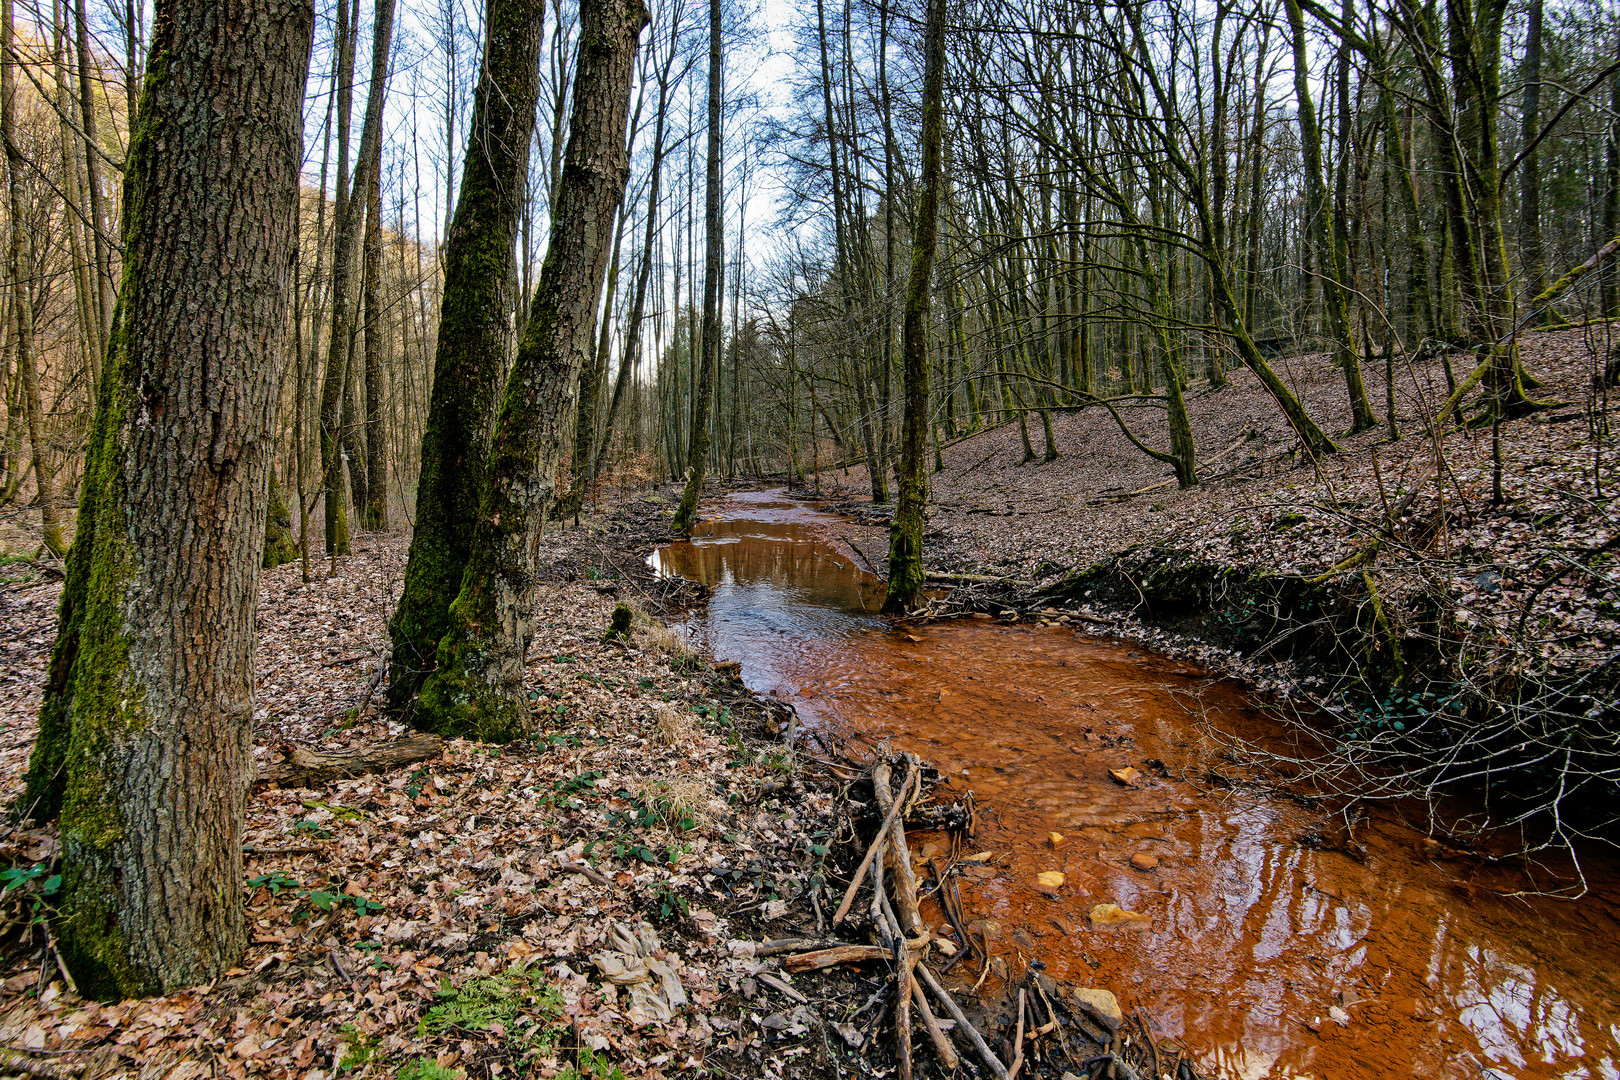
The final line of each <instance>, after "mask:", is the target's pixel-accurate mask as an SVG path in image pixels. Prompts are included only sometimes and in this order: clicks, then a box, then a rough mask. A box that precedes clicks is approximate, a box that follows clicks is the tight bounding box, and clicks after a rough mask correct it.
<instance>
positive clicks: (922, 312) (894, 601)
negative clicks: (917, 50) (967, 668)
mask: <svg viewBox="0 0 1620 1080" xmlns="http://www.w3.org/2000/svg"><path fill="white" fill-rule="evenodd" d="M944 143H945V0H929V3H928V24H927V28H926V29H925V30H924V37H923V97H922V176H921V184H922V187H921V191H920V192H919V194H918V199H917V221H916V224H915V225H913V227H912V231H911V276H910V278H909V280H908V281H907V282H906V306H905V311H904V313H903V315H902V320H903V321H902V323H901V328H900V352H901V362H902V363H903V364H904V365H905V387H904V393H905V415H904V417H903V419H902V422H901V423H902V427H901V432H900V478H899V479H900V498H899V502H898V504H897V505H896V507H895V511H894V520H893V522H892V523H891V525H890V527H889V581H888V589H887V592H886V594H885V596H884V599H883V610H885V611H892V612H904V611H906V610H908V609H909V608H911V607H913V606H915V605H916V602H917V595H918V593H920V592H921V591H922V585H923V558H922V534H923V513H924V510H925V509H926V508H927V504H928V478H927V476H926V474H925V470H926V468H927V461H926V459H925V453H926V445H925V443H926V440H927V437H928V337H929V329H930V327H929V325H928V316H929V311H930V309H931V306H932V305H931V303H930V301H931V296H932V289H933V277H934V248H935V242H936V240H937V238H938V230H939V194H940V188H941V187H942V186H943V181H942V174H943V172H944V169H943V167H942V164H941V161H942V158H943V157H944V152H943V150H944ZM890 198H891V199H892V198H893V192H892V191H891V192H890Z"/></svg>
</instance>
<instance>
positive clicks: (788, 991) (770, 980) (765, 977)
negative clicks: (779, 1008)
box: [755, 971, 810, 1005]
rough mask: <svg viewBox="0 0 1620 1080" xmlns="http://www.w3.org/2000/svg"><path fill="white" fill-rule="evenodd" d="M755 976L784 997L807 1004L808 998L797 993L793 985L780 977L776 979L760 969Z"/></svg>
mask: <svg viewBox="0 0 1620 1080" xmlns="http://www.w3.org/2000/svg"><path fill="white" fill-rule="evenodd" d="M755 978H757V979H759V981H760V982H762V983H764V984H765V985H766V986H768V987H770V988H771V989H772V990H775V991H776V992H778V993H779V994H781V995H783V996H784V997H787V998H789V999H791V1000H793V1001H797V1002H798V1003H799V1004H800V1005H807V1004H809V1002H810V999H809V998H807V997H805V996H804V995H803V994H801V993H799V992H798V991H797V990H795V989H793V987H791V986H789V985H788V984H787V983H785V982H783V981H782V980H781V979H778V978H777V977H776V976H775V975H772V974H771V973H770V972H767V971H762V972H760V973H759V974H758V975H757V976H755Z"/></svg>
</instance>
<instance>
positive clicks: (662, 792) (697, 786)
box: [636, 773, 711, 832]
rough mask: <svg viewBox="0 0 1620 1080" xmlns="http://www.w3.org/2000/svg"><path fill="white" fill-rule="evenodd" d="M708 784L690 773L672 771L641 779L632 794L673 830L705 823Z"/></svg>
mask: <svg viewBox="0 0 1620 1080" xmlns="http://www.w3.org/2000/svg"><path fill="white" fill-rule="evenodd" d="M710 794H711V792H710V790H709V785H708V783H707V781H706V779H705V778H700V777H698V776H694V775H692V774H690V773H672V774H670V775H668V776H662V777H655V778H649V779H648V780H645V781H643V782H642V784H641V787H640V788H638V789H637V791H636V795H637V796H638V797H639V798H640V799H641V801H642V802H643V803H645V804H646V805H647V806H649V807H653V808H655V809H656V810H657V811H658V815H659V817H661V818H662V819H663V821H664V824H665V825H668V826H669V827H670V828H671V829H674V830H676V831H677V832H679V831H681V830H682V829H683V828H688V829H690V828H697V827H699V826H702V825H704V824H706V823H707V822H708V818H709V809H708V802H709V795H710Z"/></svg>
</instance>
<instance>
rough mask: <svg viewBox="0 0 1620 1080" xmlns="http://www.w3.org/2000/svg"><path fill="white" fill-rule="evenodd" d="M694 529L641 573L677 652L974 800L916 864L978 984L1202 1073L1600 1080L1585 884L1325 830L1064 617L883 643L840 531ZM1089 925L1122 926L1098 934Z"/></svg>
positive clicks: (1413, 842) (1239, 702)
mask: <svg viewBox="0 0 1620 1080" xmlns="http://www.w3.org/2000/svg"><path fill="white" fill-rule="evenodd" d="M708 509H709V512H708V514H707V516H706V518H705V524H704V525H703V526H702V527H701V528H700V530H699V532H698V534H697V536H696V537H695V538H694V540H693V541H692V542H691V543H689V544H679V545H676V546H675V547H673V548H666V549H664V550H663V551H661V552H660V553H659V555H658V560H659V563H660V565H662V566H663V567H664V568H665V569H666V570H667V571H672V572H678V573H680V574H683V575H685V576H690V577H694V578H697V579H698V580H701V581H704V582H705V583H707V584H710V585H713V586H714V587H715V593H714V595H713V596H712V597H711V598H710V599H709V601H708V603H707V605H706V606H705V607H704V608H702V609H700V610H699V611H697V612H695V613H694V615H693V616H692V619H691V621H690V622H689V629H690V630H691V632H693V633H694V634H695V635H696V636H697V637H698V638H699V640H701V641H702V642H703V643H704V644H705V645H706V646H707V647H709V648H711V649H713V650H714V652H715V655H716V656H717V657H719V658H720V659H722V660H735V661H738V662H739V663H740V665H741V676H742V678H743V680H744V681H745V683H747V684H748V685H749V686H750V687H751V688H752V689H754V690H756V691H758V692H762V693H766V694H770V695H773V696H776V697H778V698H781V699H783V700H786V701H789V702H791V703H793V704H794V705H795V707H796V708H797V710H798V712H799V714H800V718H801V721H802V722H803V723H804V724H805V726H806V728H807V730H808V731H809V733H810V738H812V739H824V738H825V737H827V736H828V735H831V736H833V737H834V738H837V737H840V736H841V737H842V738H843V740H844V743H843V744H842V745H844V746H846V747H847V746H848V745H849V744H850V742H854V743H857V744H858V743H866V744H868V745H871V744H874V743H878V744H883V743H887V744H891V745H893V746H894V747H896V748H900V749H913V750H916V751H917V752H918V753H919V754H920V755H922V757H923V758H925V759H926V760H928V761H930V762H931V763H933V764H934V765H936V766H937V767H938V768H939V769H940V771H941V773H942V774H943V775H944V776H945V777H946V778H947V784H948V789H949V790H950V791H951V792H953V793H955V794H957V795H958V796H959V795H960V794H961V793H962V792H965V791H966V790H968V789H970V788H971V789H972V790H973V791H974V792H975V793H976V794H977V796H978V798H979V806H980V807H981V817H982V818H983V820H984V822H985V824H984V825H983V826H982V828H981V833H980V835H979V836H977V837H975V838H974V840H973V841H972V847H974V848H982V849H983V850H982V851H978V850H975V851H967V850H964V848H963V847H962V845H961V844H960V843H959V842H958V843H956V844H954V845H953V844H946V843H945V842H944V840H943V838H942V839H940V840H938V841H936V842H935V843H934V845H933V847H934V850H933V852H932V853H931V854H932V857H933V858H934V859H940V860H942V863H944V864H948V865H951V866H954V867H956V869H957V870H958V871H959V874H960V879H961V891H962V895H963V899H964V905H965V908H966V912H967V914H968V915H969V916H970V917H971V922H970V926H969V931H970V933H971V934H977V935H979V936H980V938H981V940H982V941H983V942H984V943H985V944H986V945H988V946H989V951H990V952H991V954H992V986H993V985H994V980H996V979H999V980H1001V982H1002V983H1003V985H1011V984H1013V983H1017V982H1019V981H1020V980H1021V979H1022V977H1023V973H1024V971H1025V970H1026V969H1027V968H1028V966H1029V965H1031V964H1032V963H1035V962H1038V963H1040V964H1041V965H1043V967H1044V973H1045V974H1048V975H1049V976H1050V977H1052V978H1055V979H1057V980H1058V981H1059V982H1061V983H1068V984H1069V985H1076V984H1078V983H1083V984H1086V985H1096V986H1103V987H1109V988H1111V989H1113V990H1114V991H1115V992H1116V993H1118V995H1119V997H1120V999H1121V1000H1122V1001H1125V1002H1128V1003H1131V1004H1140V1005H1142V1006H1144V1007H1145V1008H1146V1009H1147V1010H1148V1011H1149V1012H1150V1014H1151V1015H1152V1016H1153V1018H1154V1020H1155V1021H1156V1022H1157V1023H1159V1024H1162V1025H1164V1026H1163V1028H1162V1029H1161V1030H1163V1031H1165V1032H1166V1033H1169V1034H1173V1035H1175V1036H1177V1037H1180V1038H1182V1039H1183V1040H1184V1041H1186V1042H1188V1043H1190V1044H1192V1045H1195V1046H1198V1047H1200V1048H1202V1049H1203V1050H1204V1051H1205V1053H1206V1057H1205V1059H1204V1060H1205V1061H1206V1063H1207V1064H1208V1066H1209V1067H1210V1068H1211V1070H1212V1071H1213V1072H1215V1073H1218V1074H1220V1075H1232V1076H1266V1075H1276V1076H1304V1075H1322V1076H1335V1077H1340V1076H1342V1077H1363V1076H1365V1077H1373V1076H1381V1075H1387V1073H1388V1071H1389V1068H1390V1064H1391V1063H1392V1062H1401V1063H1402V1067H1405V1063H1408V1062H1409V1063H1410V1065H1411V1069H1412V1073H1413V1075H1423V1076H1446V1077H1451V1076H1456V1077H1463V1076H1470V1077H1472V1076H1476V1075H1478V1074H1479V1069H1480V1068H1481V1067H1486V1066H1489V1067H1492V1068H1496V1069H1498V1070H1505V1074H1506V1075H1513V1076H1524V1077H1542V1076H1546V1077H1554V1076H1557V1077H1564V1076H1578V1075H1579V1076H1586V1075H1612V1074H1614V1073H1615V1071H1616V1070H1617V1069H1620V1064H1617V1062H1620V1050H1617V1040H1620V1033H1617V1031H1616V1029H1615V1028H1614V1027H1613V1022H1612V1020H1611V1019H1610V1018H1611V1017H1612V1016H1614V1015H1615V1011H1614V1008H1613V1006H1614V1003H1615V1002H1616V1001H1617V1000H1620V988H1617V986H1616V983H1615V974H1614V972H1613V971H1612V970H1610V969H1609V967H1608V966H1607V965H1605V964H1604V963H1602V962H1600V961H1595V960H1594V958H1593V957H1592V956H1591V955H1590V948H1589V945H1590V942H1592V941H1594V940H1607V939H1609V938H1610V937H1612V936H1613V935H1614V934H1615V933H1616V931H1617V930H1620V922H1617V921H1616V918H1615V912H1614V911H1613V909H1612V906H1611V905H1610V903H1609V902H1608V900H1607V899H1605V898H1610V897H1613V896H1615V895H1616V892H1615V888H1614V886H1615V880H1614V875H1613V873H1612V868H1611V867H1610V866H1608V865H1607V864H1605V863H1602V862H1601V861H1599V862H1597V863H1594V864H1589V865H1588V868H1587V869H1588V874H1589V878H1588V880H1589V882H1590V884H1591V885H1592V890H1593V896H1591V897H1589V898H1588V899H1587V900H1586V901H1584V902H1583V903H1581V904H1579V905H1570V904H1563V903H1559V902H1556V901H1552V900H1548V899H1545V898H1534V897H1523V896H1516V895H1513V894H1515V893H1519V892H1522V891H1523V890H1525V889H1526V888H1531V889H1536V888H1540V889H1547V888H1556V887H1557V886H1558V885H1559V882H1558V881H1557V880H1556V874H1555V873H1554V874H1552V875H1551V876H1549V875H1548V874H1546V873H1540V874H1538V875H1536V876H1530V877H1527V876H1526V874H1525V868H1524V867H1521V866H1520V865H1518V864H1501V863H1495V862H1492V861H1491V860H1489V859H1488V858H1486V857H1484V853H1481V852H1475V853H1470V852H1465V851H1460V850H1457V849H1454V848H1451V847H1449V846H1448V845H1446V844H1445V843H1443V842H1440V841H1436V840H1435V839H1434V837H1433V835H1432V828H1431V823H1430V822H1428V821H1426V820H1424V818H1423V816H1422V811H1421V808H1418V807H1414V806H1411V805H1407V804H1399V805H1396V806H1392V807H1389V808H1381V809H1378V810H1377V811H1375V812H1373V813H1371V814H1368V815H1360V814H1356V815H1352V816H1351V817H1350V818H1349V820H1346V819H1345V818H1344V817H1342V816H1339V815H1337V814H1335V813H1334V811H1335V810H1337V809H1338V808H1339V807H1338V806H1337V805H1335V804H1332V803H1323V802H1321V801H1319V800H1318V799H1316V798H1315V797H1314V796H1313V795H1312V794H1311V793H1310V791H1309V790H1308V789H1304V788H1301V787H1299V786H1298V785H1289V784H1287V783H1286V782H1285V780H1286V778H1284V777H1279V776H1278V775H1277V771H1276V770H1266V769H1261V768H1257V767H1255V766H1253V765H1252V764H1251V763H1250V761H1249V759H1248V757H1247V755H1246V754H1245V753H1243V752H1240V750H1241V749H1242V748H1243V747H1246V746H1252V745H1254V744H1258V743H1267V744H1269V745H1271V746H1273V747H1277V746H1279V745H1285V744H1287V743H1288V742H1289V740H1290V738H1293V737H1294V735H1295V733H1291V732H1289V731H1286V730H1283V729H1279V728H1278V727H1277V726H1276V725H1275V724H1274V722H1273V721H1272V720H1271V719H1270V718H1269V717H1267V716H1265V715H1263V714H1262V713H1261V712H1260V711H1258V710H1256V709H1254V708H1253V707H1252V705H1251V704H1250V703H1249V701H1248V699H1247V698H1246V697H1245V696H1244V695H1243V694H1241V693H1240V692H1239V691H1238V689H1237V688H1236V687H1234V686H1232V685H1230V684H1226V683H1223V682H1222V681H1220V680H1219V679H1216V678H1214V677H1212V676H1210V675H1208V674H1206V673H1205V672H1203V671H1200V670H1197V669H1194V668H1192V667H1190V666H1189V665H1187V664H1185V663H1183V662H1180V661H1171V660H1166V659H1162V658H1159V657H1155V656H1152V655H1150V654H1148V653H1147V652H1146V651H1145V650H1142V649H1140V648H1138V647H1133V646H1132V645H1131V644H1128V643H1117V642H1106V641H1098V640H1096V639H1086V638H1083V637H1077V635H1076V634H1075V632H1074V630H1072V629H1071V628H1069V627H1066V626H1063V625H1061V624H1059V623H1058V620H1060V619H1069V618H1071V617H1078V616H1079V615H1081V614H1082V612H1081V611H1080V609H1079V608H1078V607H1076V608H1073V609H1072V610H1066V609H1065V608H1064V607H1062V606H1059V607H1052V608H1051V609H1050V610H1049V611H1048V612H1047V613H1046V617H1045V618H1043V619H1042V620H1041V621H1042V622H1046V623H1051V624H1053V625H1045V626H1043V625H1040V624H1039V623H1037V624H1035V625H1031V624H1029V623H1024V624H1021V625H1016V626H1003V625H994V624H987V623H985V622H979V621H973V620H969V621H966V622H960V621H959V622H956V623H936V624H927V625H917V624H913V625H911V626H907V627H899V626H894V625H891V624H888V623H884V622H882V621H880V620H877V619H875V618H874V617H873V616H872V615H871V614H870V613H871V612H873V611H875V610H876V606H877V605H876V603H875V602H874V601H875V599H876V598H878V597H880V595H881V593H880V591H877V588H878V586H877V583H876V582H875V581H871V580H866V579H865V578H864V577H863V575H862V574H861V573H860V572H859V570H858V568H857V566H856V560H855V559H853V558H851V556H850V554H849V553H848V551H847V550H846V548H847V547H848V545H847V544H844V543H842V542H841V540H840V537H839V533H840V531H841V530H842V528H844V523H843V522H841V521H840V520H839V519H838V518H836V517H834V516H832V515H829V514H826V513H825V512H822V511H818V510H815V509H814V508H812V507H808V506H805V505H804V504H802V503H799V502H797V501H796V500H794V499H791V498H787V497H785V495H784V494H783V493H780V492H777V493H771V492H764V493H758V492H756V493H737V494H733V495H731V496H730V497H729V498H727V499H726V500H725V501H724V502H721V503H715V504H711V505H710V506H709V508H708ZM856 546H857V549H858V548H859V546H860V545H859V543H857V545H856ZM1289 749H1291V751H1292V752H1293V753H1294V754H1296V755H1298V756H1305V753H1304V752H1305V751H1306V750H1307V749H1308V748H1306V747H1302V746H1300V745H1297V744H1296V745H1294V746H1292V747H1291V748H1289ZM1126 768H1130V769H1132V770H1134V772H1135V775H1134V776H1131V777H1130V783H1128V784H1121V783H1116V782H1114V781H1113V780H1112V779H1111V778H1110V773H1111V772H1113V771H1116V770H1118V771H1123V770H1124V769H1126ZM1127 775H1128V774H1127ZM928 849H929V842H928V841H926V840H924V841H923V843H922V847H921V850H922V851H923V852H924V853H925V858H927V857H928V855H927V854H926V853H928ZM980 855H983V856H985V857H982V858H979V859H977V860H971V861H964V858H963V857H964V856H980ZM1532 869H1534V868H1532ZM1043 875H1044V876H1043ZM1108 903H1114V904H1118V905H1119V906H1121V907H1123V908H1126V909H1129V910H1134V911H1138V912H1139V913H1140V914H1142V915H1144V916H1146V918H1145V919H1144V920H1143V921H1142V925H1140V926H1139V927H1138V928H1136V929H1130V930H1119V929H1103V928H1102V927H1101V926H1100V925H1099V924H1098V923H1097V922H1096V920H1095V919H1093V918H1092V916H1091V912H1092V909H1094V908H1097V907H1098V906H1099V905H1101V904H1108Z"/></svg>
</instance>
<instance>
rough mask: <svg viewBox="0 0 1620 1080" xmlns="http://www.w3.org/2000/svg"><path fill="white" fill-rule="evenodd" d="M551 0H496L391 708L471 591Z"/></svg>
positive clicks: (445, 306)
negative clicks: (474, 532) (472, 526)
mask: <svg viewBox="0 0 1620 1080" xmlns="http://www.w3.org/2000/svg"><path fill="white" fill-rule="evenodd" d="M544 20H545V6H544V2H543V0H491V2H490V6H489V12H488V15H487V17H486V26H487V29H486V30H485V35H486V44H485V48H484V63H483V66H482V68H481V72H482V73H481V74H480V75H479V79H478V89H477V92H476V95H475V97H474V100H473V117H472V126H471V128H470V129H469V132H468V146H469V147H471V148H473V150H474V152H473V153H469V154H467V155H466V159H465V161H464V163H463V165H462V177H461V194H460V197H459V198H458V199H457V201H456V210H455V219H454V221H453V222H452V223H451V226H450V232H449V235H448V238H447V240H446V243H445V249H444V296H443V299H442V300H441V301H440V308H439V331H438V343H437V346H436V349H435V352H434V360H433V390H432V395H431V397H430V399H429V404H428V417H427V425H426V427H425V428H424V429H423V432H422V450H421V457H420V461H421V471H420V473H419V475H418V478H417V482H416V527H415V530H414V531H413V533H412V534H411V551H410V556H409V558H408V560H407V562H406V566H405V586H404V591H403V592H402V593H401V594H400V598H399V607H398V608H397V609H396V610H395V612H394V617H393V619H392V620H391V621H390V622H389V631H390V634H391V635H392V637H393V653H392V656H391V658H390V661H389V666H388V703H389V706H390V707H391V708H392V709H395V710H403V709H404V708H405V707H406V706H408V705H409V704H410V702H411V699H412V698H414V697H415V696H416V692H417V690H419V689H420V688H421V686H422V681H423V680H424V679H425V678H426V677H427V674H428V672H429V671H431V670H432V669H433V664H434V658H435V657H436V656H437V654H438V648H439V639H440V638H442V637H443V636H444V632H445V630H446V628H447V627H448V626H449V621H450V603H451V601H453V600H454V599H455V598H456V594H457V593H458V592H459V591H460V589H461V577H462V573H463V572H464V571H465V570H466V568H467V556H468V552H469V550H470V548H471V545H472V536H471V531H470V530H469V529H468V528H467V523H468V522H469V521H472V520H473V519H474V517H475V516H476V514H477V512H478V499H479V494H480V491H481V489H482V486H483V474H484V469H485V467H486V465H487V458H488V447H489V432H490V428H491V426H492V424H493V421H494V414H495V409H496V406H497V404H498V401H499V397H498V395H499V393H500V388H501V384H502V383H503V382H504V381H505V379H506V368H507V364H508V363H509V362H510V360H511V355H512V346H513V338H514V336H515V335H514V333H513V328H512V318H513V306H514V293H513V284H514V282H515V280H516V276H517V266H516V261H515V258H514V256H513V248H514V245H516V243H517V230H518V221H519V218H520V217H521V215H522V212H523V202H524V193H525V191H526V186H525V182H524V178H525V177H526V176H527V175H528V171H529V145H530V143H531V142H532V141H533V139H534V126H535V121H534V116H535V107H536V105H537V104H538V102H539V97H540V80H539V69H540V51H541V46H542V43H543V33H542V31H543V26H544Z"/></svg>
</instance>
